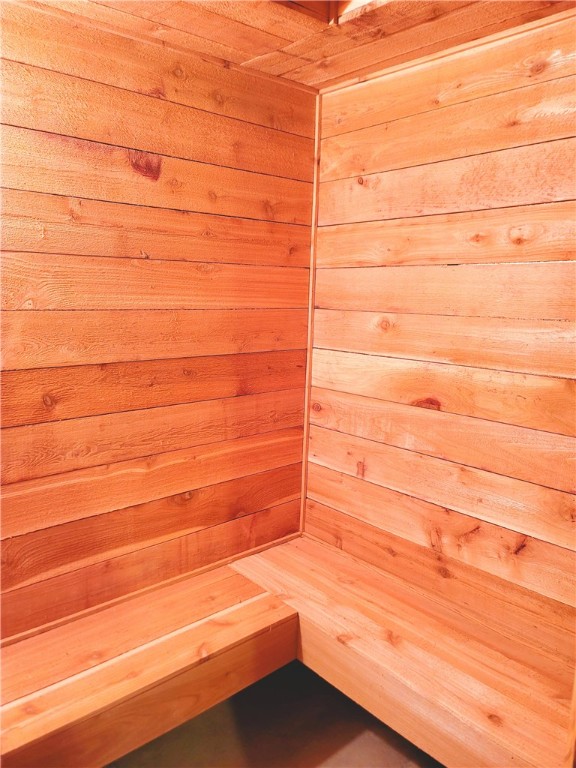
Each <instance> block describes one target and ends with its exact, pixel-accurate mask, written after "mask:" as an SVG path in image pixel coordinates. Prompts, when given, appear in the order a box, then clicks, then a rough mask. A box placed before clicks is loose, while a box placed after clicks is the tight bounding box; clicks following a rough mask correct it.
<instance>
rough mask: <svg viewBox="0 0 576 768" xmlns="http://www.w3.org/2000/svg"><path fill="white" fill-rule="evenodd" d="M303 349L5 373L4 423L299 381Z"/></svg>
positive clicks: (190, 399)
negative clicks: (207, 392)
mask: <svg viewBox="0 0 576 768" xmlns="http://www.w3.org/2000/svg"><path fill="white" fill-rule="evenodd" d="M305 365H306V356H305V352H304V350H294V351H290V350H287V351H278V352H255V353H253V354H241V355H214V356H212V357H184V358H177V359H174V360H145V361H142V362H129V363H102V364H100V365H77V366H67V367H63V368H34V369H31V370H30V369H29V370H20V371H5V372H4V374H3V376H2V380H3V384H4V393H3V399H2V406H3V410H2V422H3V424H4V426H5V427H16V426H22V425H25V424H39V423H44V422H48V421H58V420H60V419H74V418H81V417H85V416H96V415H99V414H105V413H110V412H113V413H118V412H120V411H133V410H139V409H144V408H153V407H154V408H157V407H159V406H167V405H178V404H182V403H186V402H189V403H191V402H196V401H202V400H204V399H205V397H206V391H207V389H208V387H209V388H210V395H211V397H212V398H213V399H218V398H222V397H234V396H236V395H238V396H243V395H254V394H258V393H262V392H274V391H278V390H283V389H298V388H300V389H301V388H302V387H303V386H304V372H305V371H304V369H305Z"/></svg>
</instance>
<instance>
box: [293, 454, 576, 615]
mask: <svg viewBox="0 0 576 768" xmlns="http://www.w3.org/2000/svg"><path fill="white" fill-rule="evenodd" d="M308 477H309V484H308V494H309V498H310V499H312V500H313V501H315V502H318V503H319V504H321V505H324V506H325V507H330V508H333V509H337V510H339V511H340V512H343V513H345V515H346V516H350V517H352V518H353V519H354V520H355V521H357V524H360V523H365V524H367V525H369V526H371V527H375V528H376V529H378V530H379V531H380V530H382V531H388V532H389V533H391V534H392V535H394V536H400V537H401V538H403V539H406V540H408V541H411V542H413V543H414V544H418V545H420V546H422V547H427V548H430V550H431V551H432V553H433V554H434V555H436V556H441V557H442V558H444V557H447V558H451V559H454V560H458V561H460V562H462V563H467V564H468V565H471V566H473V567H474V568H478V569H480V570H482V571H485V572H486V573H489V574H493V575H494V576H498V577H500V578H502V579H507V580H509V581H511V582H513V583H514V584H518V585H519V586H521V587H526V589H530V590H533V591H535V592H538V593H539V594H541V595H544V596H546V597H549V598H551V599H552V600H560V601H561V602H563V603H566V604H567V605H572V606H574V605H575V602H576V594H575V591H574V584H573V579H572V578H571V573H572V571H573V569H574V566H575V565H576V559H575V556H574V553H573V552H570V550H568V549H565V548H563V547H557V546H554V545H552V544H548V543H546V542H543V541H540V540H539V539H535V538H532V537H526V536H520V537H519V536H518V534H516V533H515V532H514V531H511V530H509V529H507V528H504V527H502V526H500V525H493V524H490V523H486V522H483V521H481V522H479V521H478V520H476V519H475V518H473V517H469V516H468V515H463V514H460V513H458V512H454V511H452V510H450V509H447V508H444V507H440V506H437V505H434V504H430V503H429V502H425V501H422V500H421V499H416V498H414V497H413V496H407V495H406V494H403V493H398V492H396V491H391V490H390V489H388V488H383V487H382V486H380V485H374V484H373V483H367V482H365V481H364V480H362V479H361V478H357V477H352V476H350V475H346V474H343V473H342V472H334V471H333V470H330V469H326V468H325V467H321V466H319V465H317V464H311V466H310V470H309V474H308ZM312 516H313V517H314V514H313V515H312ZM342 520H343V521H345V520H346V517H342ZM520 544H523V546H522V549H521V550H520V551H519V552H518V547H519V546H520Z"/></svg>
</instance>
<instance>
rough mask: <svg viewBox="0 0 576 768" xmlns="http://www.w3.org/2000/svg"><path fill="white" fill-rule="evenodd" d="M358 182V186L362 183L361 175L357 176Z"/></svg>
mask: <svg viewBox="0 0 576 768" xmlns="http://www.w3.org/2000/svg"><path fill="white" fill-rule="evenodd" d="M358 184H360V186H362V185H363V184H364V179H363V178H362V176H358Z"/></svg>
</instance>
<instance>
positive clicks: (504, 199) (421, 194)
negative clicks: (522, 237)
mask: <svg viewBox="0 0 576 768" xmlns="http://www.w3.org/2000/svg"><path fill="white" fill-rule="evenodd" d="M575 146H576V140H575V139H562V140H558V141H553V142H550V143H548V144H534V145H532V146H527V147H516V148H514V149H505V150H502V151H501V152H490V153H488V154H484V155H477V156H472V157H463V158H458V159H455V160H445V161H443V162H439V163H434V164H432V165H425V166H417V167H414V168H402V169H399V170H395V171H387V172H384V173H375V174H371V175H368V176H358V177H357V178H355V179H352V180H350V179H344V180H339V181H330V182H325V183H324V184H322V185H321V187H320V208H319V224H320V225H327V224H345V223H349V222H356V221H358V222H360V221H374V220H379V219H392V218H402V217H407V216H427V215H431V214H436V213H456V212H459V211H468V210H479V209H484V208H506V207H509V206H515V205H526V204H534V203H549V202H555V201H563V200H573V199H574V197H575V195H576V173H575V171H574V167H575V166H574V162H573V160H574V148H575Z"/></svg>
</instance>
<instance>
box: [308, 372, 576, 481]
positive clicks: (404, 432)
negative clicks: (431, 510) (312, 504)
mask: <svg viewBox="0 0 576 768" xmlns="http://www.w3.org/2000/svg"><path fill="white" fill-rule="evenodd" d="M311 397H312V400H311V402H312V405H311V408H310V421H311V423H312V424H315V425H316V426H319V427H324V428H325V429H332V430H336V431H337V432H344V433H346V434H349V435H356V436H358V437H365V438H367V439H368V440H375V441H376V442H379V443H386V444H387V445H394V446H396V447H397V448H405V449H407V450H411V451H416V452H417V453H424V454H426V455H428V456H436V457H437V458H440V459H447V460H449V461H456V462H458V463H460V464H465V465H467V466H471V467H477V468H478V469H485V470H487V471H489V472H496V473H497V474H499V475H505V476H507V477H515V478H518V479H519V480H526V481H528V482H531V483H537V484H538V485H544V486H548V487H550V488H557V489H558V490H562V491H567V492H568V493H576V439H575V438H572V437H565V436H563V435H555V434H552V433H550V432H539V431H536V430H533V429H524V428H522V427H513V426H509V425H507V424H498V423H495V422H493V421H485V420H483V419H478V418H469V417H467V416H459V415H455V414H451V413H442V412H441V411H438V410H433V409H429V408H413V407H411V406H409V405H403V404H397V403H390V402H387V401H385V400H380V399H376V398H371V397H360V396H358V395H351V394H348V393H344V392H334V391H331V390H329V389H319V388H316V387H313V388H312V395H311Z"/></svg>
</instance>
